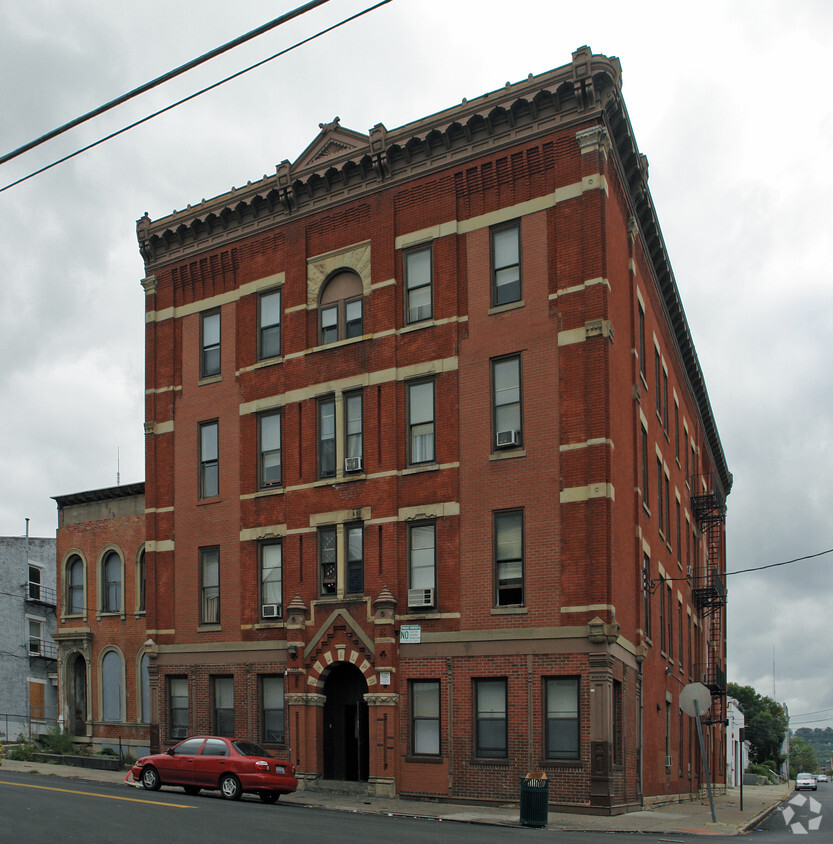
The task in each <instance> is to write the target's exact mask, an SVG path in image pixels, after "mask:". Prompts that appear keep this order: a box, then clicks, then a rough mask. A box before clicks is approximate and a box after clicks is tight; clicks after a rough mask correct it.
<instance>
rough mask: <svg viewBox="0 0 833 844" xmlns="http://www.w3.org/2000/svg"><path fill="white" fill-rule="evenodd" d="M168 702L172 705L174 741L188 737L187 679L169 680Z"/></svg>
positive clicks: (172, 733) (172, 735) (170, 678)
mask: <svg viewBox="0 0 833 844" xmlns="http://www.w3.org/2000/svg"><path fill="white" fill-rule="evenodd" d="M168 702H169V704H170V719H171V729H170V737H171V738H172V739H180V738H186V737H187V735H188V680H187V678H185V677H169V678H168Z"/></svg>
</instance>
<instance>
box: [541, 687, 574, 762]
mask: <svg viewBox="0 0 833 844" xmlns="http://www.w3.org/2000/svg"><path fill="white" fill-rule="evenodd" d="M578 686H579V681H578V678H577V677H557V678H548V679H546V680H545V681H544V693H545V698H546V703H545V707H546V724H545V735H546V758H547V759H578V758H579V726H578V725H579V720H578Z"/></svg>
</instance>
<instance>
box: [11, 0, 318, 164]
mask: <svg viewBox="0 0 833 844" xmlns="http://www.w3.org/2000/svg"><path fill="white" fill-rule="evenodd" d="M329 2H330V0H310V2H309V3H305V4H304V5H303V6H299V7H298V8H297V9H293V10H292V11H291V12H287V13H286V14H285V15H281V16H280V17H279V18H275V19H274V20H272V21H269V23H265V24H263V25H262V26H259V27H257V29H253V30H251V31H250V32H247V33H245V34H244V35H241V36H239V37H238V38H235V39H234V40H232V41H228V42H226V43H225V44H222V45H220V46H219V47H215V48H214V49H213V50H210V51H209V52H207V53H203V54H202V55H201V56H197V58H195V59H191V61H189V62H186V63H185V64H183V65H180V66H179V67H177V68H174V69H173V70H169V71H168V72H167V73H163V74H162V75H161V76H157V77H156V79H151V81H150V82H145V83H144V85H140V86H139V87H138V88H134V89H133V90H132V91H128V92H127V93H126V94H122V95H121V96H119V97H116V99H114V100H110V102H108V103H105V104H104V105H102V106H99V107H98V108H94V109H93V110H92V111H88V112H87V113H86V114H82V115H81V116H80V117H76V118H74V119H73V120H70V121H69V123H64V124H63V126H59V127H58V128H57V129H52V130H51V131H50V132H47V133H46V134H45V135H41V136H40V137H39V138H35V140H33V141H29V142H28V143H26V144H24V145H23V146H22V147H18V148H17V149H15V150H12V151H11V152H8V153H6V154H5V155H4V156H2V157H0V164H5V163H6V162H7V161H11V160H12V159H13V158H17V156H19V155H22V154H23V153H24V152H28V151H29V150H30V149H34V148H35V147H37V146H40V145H41V144H43V143H46V141H50V140H52V138H56V137H58V135H62V134H63V133H64V132H68V131H69V130H70V129H74V128H75V127H76V126H80V125H81V124H82V123H86V121H88V120H92V118H93V117H98V116H99V115H100V114H104V112H106V111H110V109H112V108H115V107H116V106H119V105H121V104H122V103H126V102H127V101H128V100H132V99H133V98H134V97H138V96H139V95H140V94H144V93H146V92H147V91H150V90H151V89H152V88H156V87H157V86H159V85H162V84H163V83H165V82H169V81H170V80H171V79H175V78H176V77H177V76H181V75H182V74H183V73H186V72H187V71H189V70H193V69H194V68H195V67H198V66H199V65H201V64H204V63H205V62H207V61H209V60H210V59H213V58H216V57H217V56H220V55H222V54H223V53H226V52H228V51H229V50H233V49H234V48H235V47H239V46H240V45H241V44H245V43H246V42H247V41H251V40H252V39H253V38H257V36H258V35H263V33H265V32H269V30H271V29H275V28H276V27H278V26H281V25H282V24H285V23H287V22H288V21H290V20H292V19H293V18H297V17H300V16H301V15H303V14H305V13H306V12H309V11H311V10H312V9H315V8H316V7H317V6H323V5H324V3H329Z"/></svg>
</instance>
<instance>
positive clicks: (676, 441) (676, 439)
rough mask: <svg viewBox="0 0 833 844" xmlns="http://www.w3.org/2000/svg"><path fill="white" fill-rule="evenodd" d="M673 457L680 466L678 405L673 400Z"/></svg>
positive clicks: (675, 400)
mask: <svg viewBox="0 0 833 844" xmlns="http://www.w3.org/2000/svg"><path fill="white" fill-rule="evenodd" d="M674 456H675V457H676V458H677V465H678V466H679V465H680V403H679V402H678V401H677V399H676V397H675V398H674Z"/></svg>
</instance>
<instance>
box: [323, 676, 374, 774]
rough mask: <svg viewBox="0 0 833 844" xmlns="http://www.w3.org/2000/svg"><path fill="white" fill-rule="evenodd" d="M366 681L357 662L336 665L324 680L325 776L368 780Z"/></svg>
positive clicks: (368, 745)
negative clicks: (356, 664) (355, 663)
mask: <svg viewBox="0 0 833 844" xmlns="http://www.w3.org/2000/svg"><path fill="white" fill-rule="evenodd" d="M366 693H367V680H365V678H364V675H363V674H362V672H361V671H359V669H358V668H356V666H355V665H351V664H350V663H346V662H342V663H337V664H335V665H333V667H332V668H331V669H330V671H329V672H328V674H327V676H326V678H325V680H324V696H325V698H326V701H325V703H324V735H323V739H324V779H328V780H353V781H363V782H366V781H367V778H368V771H369V747H370V744H369V741H368V720H369V719H368V714H367V702H366V701H365V699H364V695H365V694H366Z"/></svg>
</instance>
